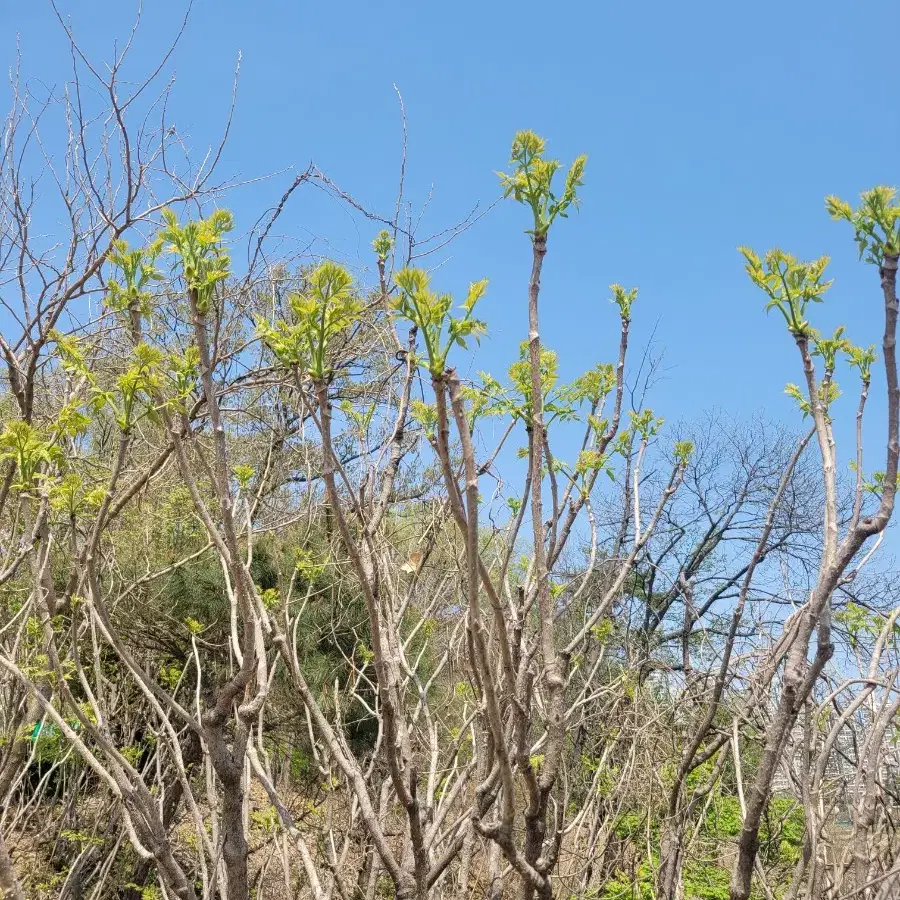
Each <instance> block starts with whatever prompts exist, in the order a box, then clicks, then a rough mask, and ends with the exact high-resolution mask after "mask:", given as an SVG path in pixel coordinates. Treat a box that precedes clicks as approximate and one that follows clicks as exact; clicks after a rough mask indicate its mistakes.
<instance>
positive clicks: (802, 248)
mask: <svg viewBox="0 0 900 900" xmlns="http://www.w3.org/2000/svg"><path fill="white" fill-rule="evenodd" d="M61 6H62V9H63V10H64V11H66V12H67V13H69V14H71V16H72V22H73V25H74V27H75V29H76V32H77V33H78V34H79V35H80V36H81V37H82V39H83V41H84V44H85V46H86V47H87V48H88V49H89V50H90V51H91V52H92V53H93V54H95V56H99V57H101V58H102V57H104V56H108V55H109V48H110V46H111V44H112V42H113V40H115V39H116V38H117V37H118V38H119V39H120V40H121V38H122V36H123V34H124V33H125V30H126V28H127V26H128V24H129V23H130V21H131V15H132V10H133V7H132V5H131V4H130V3H122V2H118V3H112V2H110V0H102V2H100V0H78V2H74V0H70V2H68V3H66V2H62V0H61ZM148 6H149V7H151V8H150V9H148V10H146V11H145V22H144V28H143V30H142V31H141V32H140V34H139V38H138V42H137V45H136V48H135V52H134V58H133V71H134V72H138V71H140V70H142V69H143V68H145V67H147V66H149V65H151V63H152V62H153V61H155V60H156V58H157V53H158V51H159V50H160V48H161V47H163V46H164V45H165V42H166V40H167V38H168V36H170V35H171V34H173V33H174V31H175V30H176V29H177V25H178V22H179V20H180V17H181V14H182V11H183V5H182V4H181V3H180V2H174V0H155V2H153V3H152V4H148ZM895 13H896V7H895V4H893V3H888V2H886V0H873V2H869V3H867V4H865V5H864V6H863V5H859V4H849V3H845V2H838V0H820V2H808V0H802V2H793V3H789V4H784V3H776V2H772V0H757V2H755V3H753V4H735V3H722V2H694V3H685V4H670V3H663V2H649V3H643V4H635V3H607V2H595V3H581V4H560V5H559V6H556V5H548V4H536V3H532V2H530V0H520V2H519V3H516V4H514V5H513V4H509V5H505V4H490V3H483V2H482V3H473V2H470V0H457V2H454V3H445V4H437V3H424V4H423V3H409V2H394V3H361V2H355V0H354V2H346V0H345V2H343V3H334V4H321V3H320V4H311V3H299V2H288V0H258V2H255V3H250V2H246V0H245V2H236V0H219V2H212V0H196V2H195V6H194V13H193V17H192V19H191V21H190V24H189V26H188V29H187V32H186V35H185V37H184V39H183V41H182V43H181V45H180V47H179V49H178V51H177V52H176V54H175V56H174V58H173V61H172V66H171V68H172V70H173V71H174V72H175V73H176V74H177V84H176V88H175V91H174V94H173V100H172V102H171V104H170V110H171V118H172V119H173V120H174V121H175V122H176V123H177V125H178V127H179V130H181V131H183V132H187V133H188V134H189V135H190V136H191V142H192V144H193V146H194V147H195V148H196V149H197V151H198V152H202V151H204V150H205V148H206V147H207V146H208V145H209V144H210V143H212V142H214V141H215V140H216V135H217V133H218V130H219V128H220V126H221V123H222V121H223V118H224V115H225V112H226V110H227V107H228V102H229V98H230V91H231V74H232V71H233V68H234V63H235V58H236V55H237V53H238V51H239V50H240V51H241V52H242V54H243V63H242V72H241V79H240V84H239V88H238V100H237V109H236V114H235V118H234V127H233V132H232V138H231V140H230V142H229V144H228V147H227V150H226V154H225V158H224V160H223V170H222V171H224V172H228V173H233V174H234V175H236V176H240V177H242V178H245V179H249V178H253V177H256V176H262V175H267V174H270V173H276V172H280V173H281V174H277V175H275V176H274V177H272V178H271V179H269V180H264V181H261V182H257V183H255V184H253V185H249V186H247V187H243V188H241V189H240V190H239V191H237V192H235V194H233V195H232V197H231V198H230V200H229V201H228V202H229V204H230V205H231V206H232V208H233V209H234V210H235V212H236V214H237V217H238V223H239V226H241V227H244V228H247V227H249V226H250V225H251V224H252V222H253V221H254V220H255V218H256V217H257V216H258V215H259V213H260V212H261V211H262V210H264V209H265V208H266V207H268V206H270V205H271V204H272V203H273V202H275V201H276V200H277V198H278V197H279V196H280V195H281V193H282V191H283V190H284V188H285V186H286V185H287V184H288V183H289V181H290V178H291V173H290V172H289V171H286V170H288V169H290V167H297V168H303V167H305V165H306V164H307V162H308V161H309V160H311V159H312V160H315V162H316V163H317V164H318V165H319V166H320V167H321V168H322V169H323V170H325V171H326V172H327V173H328V174H329V175H330V176H331V177H332V178H334V179H335V180H336V181H337V182H338V183H339V184H340V185H341V186H342V187H344V188H345V189H346V190H348V191H350V192H352V193H353V194H354V195H355V196H356V197H358V199H359V200H360V201H362V202H364V203H365V204H367V205H368V206H370V207H372V208H375V209H378V210H380V211H382V212H385V213H387V214H390V212H391V210H392V208H393V203H394V197H395V194H396V185H397V172H398V166H399V150H400V132H401V129H400V115H399V108H398V102H397V97H396V94H395V92H394V88H393V85H394V84H396V85H397V87H398V88H399V90H400V91H401V92H402V95H403V98H404V101H405V105H406V111H407V116H408V125H409V151H408V153H409V158H408V178H407V196H408V198H409V199H410V200H411V201H413V203H414V204H415V206H416V207H417V208H418V207H419V206H421V204H422V203H423V202H424V201H425V199H426V198H427V197H428V195H429V193H430V192H432V191H433V196H432V200H431V202H430V204H429V209H428V213H427V215H426V218H425V223H424V224H423V226H422V232H423V233H425V232H428V231H438V230H440V229H442V228H444V227H447V226H448V225H450V224H452V223H453V222H454V221H457V220H459V219H460V218H462V217H463V216H464V215H465V214H466V213H467V212H468V211H469V210H470V208H471V207H472V206H473V205H474V204H475V203H476V202H478V203H480V204H481V206H482V208H484V207H487V206H489V205H490V203H491V202H492V201H493V200H494V199H496V197H497V195H498V193H499V191H498V185H497V179H496V175H495V174H494V172H495V170H497V169H499V168H501V167H503V166H504V164H505V162H506V158H507V156H508V151H509V144H510V140H511V137H512V135H513V133H514V132H515V131H516V130H517V129H519V128H531V129H533V130H535V131H537V132H539V133H540V134H542V135H544V136H545V137H546V138H547V139H548V141H549V149H550V151H551V152H552V153H553V155H556V156H559V157H560V158H561V159H562V160H563V161H564V162H566V163H567V162H568V161H569V160H571V159H572V158H573V157H574V156H575V155H576V154H577V153H580V152H586V153H587V154H588V156H589V159H588V168H587V174H586V184H585V187H584V189H583V193H582V196H583V205H582V208H581V210H580V212H579V213H578V214H577V215H573V216H572V217H571V218H570V219H569V220H567V221H565V222H561V223H560V224H559V225H558V227H556V229H555V230H554V233H553V234H552V235H551V239H550V249H549V253H548V256H547V260H546V267H545V276H544V293H543V323H544V324H543V332H544V338H545V341H546V342H547V343H548V344H549V345H550V346H552V347H553V348H555V349H557V350H558V351H559V352H560V355H561V362H562V371H563V374H564V375H565V376H573V375H575V374H577V373H578V372H579V371H581V370H583V369H585V368H588V367H589V366H590V365H592V364H593V363H595V362H597V361H602V360H611V359H612V357H613V355H614V353H615V348H616V344H617V334H616V331H617V322H616V315H615V310H614V308H613V307H612V306H611V304H609V303H608V302H607V299H608V296H609V293H608V290H607V285H608V284H609V283H611V282H613V281H618V282H622V283H623V284H625V285H628V286H630V285H638V286H639V287H640V290H641V294H640V299H639V302H638V305H637V306H636V308H635V329H634V341H633V347H634V350H635V358H637V356H638V355H639V354H640V352H641V350H642V349H643V347H644V346H646V344H647V342H648V341H649V340H650V338H651V336H655V338H654V339H655V345H654V346H655V348H656V350H658V351H663V352H664V367H665V369H664V372H663V373H662V375H663V377H662V379H661V380H660V381H659V383H658V384H657V385H656V387H655V389H654V391H653V394H652V396H651V405H652V406H653V407H654V408H655V409H656V410H658V412H659V413H661V414H663V415H665V416H666V417H667V418H668V419H669V420H670V421H671V420H679V419H683V418H684V419H690V418H694V417H696V416H698V415H699V414H700V413H701V412H702V411H704V410H708V409H710V408H713V407H721V408H723V409H726V410H727V411H728V412H729V413H731V414H732V415H736V416H738V417H744V416H749V415H751V414H753V413H755V412H758V411H760V410H764V411H765V413H766V414H767V415H768V416H770V417H772V418H775V419H780V420H785V421H792V420H794V418H795V417H794V413H793V411H792V409H791V404H790V401H788V400H787V398H785V397H784V395H783V393H782V391H783V387H784V384H785V382H787V381H793V380H796V381H799V380H800V375H801V373H800V370H799V367H798V360H797V359H796V351H795V349H794V347H793V344H792V341H791V340H790V338H789V337H788V336H787V334H786V332H785V330H784V328H783V326H782V324H781V322H780V320H779V319H777V318H775V317H774V316H769V317H767V316H766V315H765V313H764V312H763V305H764V302H763V299H762V297H761V295H759V294H758V293H757V292H756V291H755V289H754V288H753V287H752V286H751V285H750V284H749V282H748V281H747V279H746V277H745V276H744V274H743V272H742V266H741V260H740V257H739V255H738V254H737V252H736V249H735V248H736V247H737V245H738V244H743V243H747V244H750V245H751V246H754V247H756V248H758V249H760V250H764V249H765V248H767V247H770V246H773V245H781V246H783V247H784V248H785V249H788V250H790V251H792V252H795V253H797V254H798V255H800V256H803V257H810V256H817V255H819V254H822V253H827V254H829V255H831V256H832V257H833V263H832V267H831V268H832V274H833V276H834V277H835V278H836V283H835V286H834V287H833V288H832V291H831V293H830V295H829V302H828V304H827V306H825V307H823V308H821V309H816V310H815V315H816V318H815V320H814V322H815V324H817V325H820V326H821V327H822V328H823V329H830V328H832V327H833V326H834V325H835V324H838V323H843V324H846V325H847V326H848V331H849V335H850V336H851V337H852V338H853V339H854V340H856V341H857V342H858V343H863V344H869V343H877V342H879V341H880V330H881V306H880V302H881V301H880V291H879V287H878V279H877V273H876V272H875V271H874V270H873V269H871V268H869V267H866V266H864V265H862V264H859V263H858V262H857V261H856V252H855V247H854V244H853V241H852V235H851V234H850V233H849V229H848V228H847V227H846V226H842V225H840V224H837V223H833V222H831V221H830V220H829V218H828V216H827V215H826V214H825V212H824V207H823V198H824V197H825V195H826V194H828V193H837V194H839V195H841V196H843V197H846V198H848V199H851V200H852V199H854V198H855V197H856V195H858V193H859V192H860V191H861V190H863V189H864V188H867V187H870V186H872V185H874V184H877V183H888V184H893V183H894V182H895V181H896V180H897V164H898V157H897V147H898V146H900V110H898V108H897V106H896V104H895V103H894V100H893V94H894V86H895V84H896V55H895V52H894V48H893V46H892V45H891V44H890V42H889V41H887V40H886V39H883V38H882V37H881V35H882V32H884V31H885V30H886V23H892V22H893V20H894V18H895ZM17 35H18V37H19V39H20V41H21V47H22V52H23V72H24V73H25V74H26V75H27V76H32V77H35V76H36V77H39V78H40V79H42V80H43V81H44V82H45V83H47V84H57V85H59V84H61V83H62V82H63V81H64V80H65V78H66V77H67V75H68V56H67V53H66V52H65V45H64V41H63V40H62V35H61V33H60V29H59V26H58V24H57V23H56V21H55V19H54V17H53V14H52V11H51V9H50V6H49V4H48V3H47V2H46V0H32V2H30V3H27V4H21V3H16V4H13V3H8V4H4V5H3V7H2V10H0V50H2V54H3V59H4V60H5V61H6V62H7V63H12V61H13V53H14V48H15V41H16V37H17ZM525 227H527V224H526V217H525V215H524V211H523V210H521V209H520V208H518V207H516V206H515V204H513V203H512V202H511V201H510V202H508V203H504V204H501V205H500V206H499V207H497V208H495V209H494V210H493V211H492V212H491V213H490V214H489V215H488V216H486V217H485V218H484V219H482V220H481V221H480V222H479V223H478V225H477V226H476V227H475V228H473V229H472V230H471V231H469V232H468V233H467V234H465V235H464V236H463V237H462V238H460V239H459V240H458V241H456V242H455V243H454V244H452V245H451V246H450V247H449V248H447V250H446V252H445V253H444V254H443V255H441V256H440V257H439V258H437V257H435V258H432V262H434V263H437V262H442V263H443V264H442V266H441V268H440V270H439V271H438V273H437V274H436V275H435V282H436V284H437V285H438V286H439V287H440V288H441V289H445V290H454V291H458V292H460V293H461V292H462V291H464V289H465V286H466V285H467V283H468V282H469V281H471V280H475V279H477V278H481V277H488V278H489V279H490V280H491V286H490V290H489V294H488V297H487V299H486V301H485V304H484V309H483V313H484V315H485V317H486V318H487V319H488V321H489V326H490V332H491V337H490V339H489V340H488V341H487V342H486V344H485V345H484V347H483V351H482V353H481V354H480V356H479V359H478V362H477V364H476V367H477V368H483V369H489V370H491V371H492V372H494V374H500V373H501V372H502V370H503V369H504V368H505V367H506V365H507V364H508V362H509V361H510V360H511V359H512V357H513V355H514V354H515V352H516V347H517V344H518V342H519V341H520V340H521V339H522V338H523V337H524V336H525V333H526V314H527V313H526V305H525V301H526V286H527V280H528V272H529V264H530V260H529V247H528V242H527V239H526V237H525V236H524V234H523V230H524V228H525ZM374 230H375V229H374V228H373V227H371V226H370V225H369V223H366V222H364V221H360V219H359V218H355V219H354V218H352V217H351V216H349V215H348V214H347V212H346V210H344V209H342V208H341V207H340V206H339V205H338V204H336V203H334V202H331V201H327V200H325V199H324V198H323V197H322V196H321V195H318V194H315V192H313V191H306V192H305V193H298V194H296V195H295V197H294V199H293V200H292V202H291V205H290V207H289V209H288V210H287V212H286V213H285V215H284V217H283V218H282V219H281V220H280V223H279V231H280V233H281V234H282V235H285V236H286V237H287V238H289V239H290V240H292V241H295V242H297V243H299V244H301V245H302V244H306V243H308V242H309V241H310V240H312V239H313V238H315V239H316V241H317V242H316V244H315V245H314V247H315V249H317V250H318V251H319V252H323V253H324V252H331V253H333V254H335V255H338V256H340V257H342V258H345V259H350V260H360V259H363V258H365V257H366V256H367V247H368V243H369V241H370V240H371V238H372V237H373V235H374ZM461 362H462V361H461ZM464 365H465V364H464ZM876 378H877V379H878V380H877V382H876V384H877V388H876V390H875V391H873V395H874V397H873V401H872V405H871V414H872V420H873V422H872V425H873V427H872V430H871V436H872V439H873V441H875V440H877V441H878V444H875V443H872V444H871V445H870V450H869V456H868V459H869V461H870V466H871V468H878V467H880V465H881V463H880V460H881V459H882V457H883V453H882V450H881V447H880V429H878V428H877V420H878V419H882V420H883V416H884V404H883V401H882V400H881V399H880V393H881V390H880V388H881V380H880V379H881V374H880V372H879V374H878V375H877V376H876ZM844 380H845V381H846V382H847V386H848V389H849V387H850V384H851V382H850V378H849V376H847V375H845V379H844ZM850 393H851V392H850V391H849V390H848V396H847V397H846V398H845V399H844V401H843V403H842V405H841V407H840V411H839V412H838V413H837V414H838V415H843V416H844V417H846V421H847V422H850V421H851V420H852V415H853V407H854V406H855V399H853V398H852V397H850V396H849V394H850ZM839 436H847V432H845V431H844V429H841V432H840V435H839ZM851 454H852V447H851V446H850V445H849V444H847V443H846V442H845V443H844V445H843V447H842V448H840V455H841V458H842V459H849V457H850V455H851Z"/></svg>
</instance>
